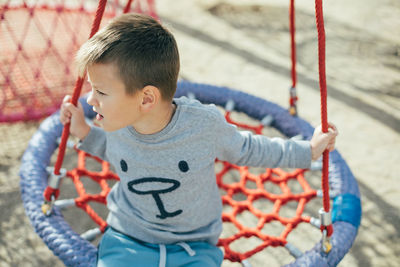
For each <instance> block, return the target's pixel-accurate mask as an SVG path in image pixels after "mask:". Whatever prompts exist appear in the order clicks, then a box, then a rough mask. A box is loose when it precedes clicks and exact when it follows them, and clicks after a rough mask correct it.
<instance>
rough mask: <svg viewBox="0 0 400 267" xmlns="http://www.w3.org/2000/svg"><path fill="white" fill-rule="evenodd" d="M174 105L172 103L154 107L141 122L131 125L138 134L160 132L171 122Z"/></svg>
mask: <svg viewBox="0 0 400 267" xmlns="http://www.w3.org/2000/svg"><path fill="white" fill-rule="evenodd" d="M175 110H176V105H175V104H174V103H173V102H168V103H164V104H163V105H160V106H158V107H155V108H154V109H153V110H152V111H151V112H150V113H148V114H147V115H146V116H145V117H144V118H143V120H141V121H140V122H138V123H137V124H135V125H132V126H133V127H134V128H135V130H136V131H137V132H138V133H140V134H155V133H158V132H160V131H162V130H163V129H164V128H165V127H167V125H168V124H169V123H170V121H171V120H172V117H173V116H174V114H175Z"/></svg>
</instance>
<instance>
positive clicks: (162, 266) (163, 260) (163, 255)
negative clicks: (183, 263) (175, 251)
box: [158, 242, 196, 267]
mask: <svg viewBox="0 0 400 267" xmlns="http://www.w3.org/2000/svg"><path fill="white" fill-rule="evenodd" d="M177 245H178V246H181V247H182V248H183V249H184V250H185V251H186V252H187V254H189V256H190V257H193V256H194V255H196V252H195V251H194V250H193V249H192V248H191V247H190V246H189V244H188V243H185V242H179V243H177ZM159 246H160V263H159V264H158V267H165V266H166V263H167V248H166V247H165V245H163V244H160V245H159Z"/></svg>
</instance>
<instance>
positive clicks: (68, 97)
mask: <svg viewBox="0 0 400 267" xmlns="http://www.w3.org/2000/svg"><path fill="white" fill-rule="evenodd" d="M70 100H71V96H70V95H66V96H64V99H63V103H67V102H70Z"/></svg>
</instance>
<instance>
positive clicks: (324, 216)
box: [318, 208, 332, 226]
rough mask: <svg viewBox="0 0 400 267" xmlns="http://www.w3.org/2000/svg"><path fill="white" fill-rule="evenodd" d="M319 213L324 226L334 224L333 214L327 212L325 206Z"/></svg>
mask: <svg viewBox="0 0 400 267" xmlns="http://www.w3.org/2000/svg"><path fill="white" fill-rule="evenodd" d="M318 213H319V219H320V220H321V225H322V226H329V225H331V224H332V214H331V212H330V211H328V212H326V211H325V210H324V209H323V208H321V209H320V210H319V212H318Z"/></svg>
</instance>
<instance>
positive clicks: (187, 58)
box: [0, 0, 400, 267]
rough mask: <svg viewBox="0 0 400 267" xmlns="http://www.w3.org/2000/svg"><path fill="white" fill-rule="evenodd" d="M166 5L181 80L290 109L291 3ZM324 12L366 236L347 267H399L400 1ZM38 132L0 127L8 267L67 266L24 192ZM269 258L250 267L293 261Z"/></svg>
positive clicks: (1, 259)
mask: <svg viewBox="0 0 400 267" xmlns="http://www.w3.org/2000/svg"><path fill="white" fill-rule="evenodd" d="M287 2H288V1H287ZM296 3H297V13H296V14H297V23H298V28H297V42H298V61H299V62H298V72H299V73H298V80H299V81H298V93H299V98H300V101H299V113H300V116H301V117H303V118H304V119H306V120H307V121H309V122H310V123H311V124H312V125H317V124H319V121H320V115H319V91H318V72H317V71H318V61H317V52H316V44H317V41H316V29H315V22H314V21H315V19H314V3H313V1H305V0H298V1H296ZM157 8H158V12H159V14H160V15H161V18H162V20H163V21H164V22H165V23H166V24H167V25H168V26H169V27H170V28H171V30H172V31H173V33H174V34H175V36H176V38H177V41H178V44H179V48H180V53H181V66H182V68H181V70H182V71H181V76H182V78H184V79H188V80H190V81H195V82H203V83H210V84H215V85H223V86H229V87H232V88H237V89H240V90H243V91H245V92H248V93H251V94H253V95H257V96H260V97H263V98H265V99H268V100H270V101H272V102H275V103H278V104H280V105H281V106H287V102H288V88H289V87H290V84H291V82H290V72H289V68H290V65H289V64H290V60H289V34H288V4H287V3H286V2H285V1H279V0H274V1H272V0H263V1H261V0H260V1H254V0H246V1H243V0H230V1H228V0H226V1H218V0H202V1H200V0H191V1H183V0H175V1H171V0H168V1H167V0H163V1H158V4H157ZM324 11H325V19H326V33H327V79H328V91H329V100H328V112H329V115H328V116H329V120H330V121H333V122H334V123H335V124H336V125H337V126H338V128H339V130H340V136H339V138H338V140H337V148H338V150H339V151H340V153H341V154H342V156H343V157H344V158H345V159H346V161H347V163H348V165H349V166H350V168H351V169H352V171H353V173H354V175H355V177H356V178H357V180H358V183H359V186H360V191H361V195H362V205H363V218H362V223H361V227H360V229H359V233H358V236H357V239H356V241H355V243H354V245H353V247H352V249H351V250H350V252H349V253H348V254H347V255H346V256H345V258H344V259H343V261H342V262H341V263H340V264H339V266H398V262H400V257H399V254H400V242H399V241H400V231H399V226H400V215H399V214H400V213H399V210H400V204H399V203H400V194H399V192H400V186H399V182H398V181H397V178H398V173H399V171H400V167H399V162H400V153H399V151H400V134H399V133H400V98H399V97H400V2H398V1H397V0H380V1H378V0H368V1H366V0H364V1H361V0H354V1H344V0H337V1H325V3H324ZM36 128H37V124H36V123H25V124H24V123H18V124H13V125H11V124H2V125H0V218H1V219H0V266H1V267H3V266H63V264H62V263H61V262H60V261H59V260H58V259H57V258H56V257H55V256H54V255H53V254H52V253H51V251H49V250H48V249H47V247H46V246H45V245H44V244H43V242H42V241H41V240H40V238H39V237H38V236H37V235H36V234H35V233H34V230H33V229H32V227H31V226H30V223H29V220H28V218H27V217H26V215H25V213H24V208H23V206H22V203H21V198H20V193H19V177H18V169H19V160H20V158H21V155H22V153H23V151H24V149H25V147H26V144H27V142H28V140H29V138H30V136H31V135H32V134H33V133H34V132H35V131H36ZM15 137H17V139H16V138H15ZM316 187H318V184H317V185H316ZM66 217H67V219H69V220H71V224H73V225H77V227H80V226H79V225H82V224H84V223H85V222H81V221H79V222H77V221H76V220H75V219H74V216H73V215H72V216H71V215H69V214H68V213H67V214H66ZM79 230H80V229H77V231H79ZM301 238H303V236H301ZM304 238H308V239H309V240H308V241H304V244H306V246H308V245H309V244H310V245H312V244H313V243H315V242H316V241H317V240H318V239H319V236H318V233H316V232H314V234H313V235H311V236H309V237H307V236H304ZM302 249H304V248H302ZM305 249H307V247H306V248H305ZM263 253H264V254H261V255H260V256H256V257H254V259H251V260H250V261H251V262H252V264H253V265H254V266H266V265H268V266H279V265H281V264H284V263H287V262H288V260H289V261H290V260H291V259H290V258H289V259H288V257H283V256H281V255H282V254H281V253H285V252H284V251H283V252H282V251H281V250H279V249H277V250H276V251H270V249H268V251H267V252H263ZM266 262H268V264H265V263H266ZM224 266H238V265H235V264H230V263H227V262H224Z"/></svg>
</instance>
